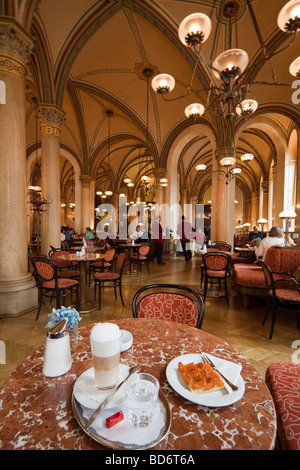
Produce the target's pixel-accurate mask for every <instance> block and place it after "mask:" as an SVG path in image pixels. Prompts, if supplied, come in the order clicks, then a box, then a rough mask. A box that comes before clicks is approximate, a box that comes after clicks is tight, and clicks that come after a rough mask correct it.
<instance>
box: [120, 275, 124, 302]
mask: <svg viewBox="0 0 300 470" xmlns="http://www.w3.org/2000/svg"><path fill="white" fill-rule="evenodd" d="M119 291H120V298H121V302H122V305H123V307H124V301H123V295H122V286H121V280H120V281H119Z"/></svg>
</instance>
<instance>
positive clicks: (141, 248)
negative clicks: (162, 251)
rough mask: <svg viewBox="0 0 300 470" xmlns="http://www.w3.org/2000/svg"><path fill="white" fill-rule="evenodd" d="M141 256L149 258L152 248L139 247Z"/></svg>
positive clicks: (146, 246)
mask: <svg viewBox="0 0 300 470" xmlns="http://www.w3.org/2000/svg"><path fill="white" fill-rule="evenodd" d="M138 251H139V255H140V256H147V255H148V253H149V251H150V246H148V245H142V246H140V247H139V250H138Z"/></svg>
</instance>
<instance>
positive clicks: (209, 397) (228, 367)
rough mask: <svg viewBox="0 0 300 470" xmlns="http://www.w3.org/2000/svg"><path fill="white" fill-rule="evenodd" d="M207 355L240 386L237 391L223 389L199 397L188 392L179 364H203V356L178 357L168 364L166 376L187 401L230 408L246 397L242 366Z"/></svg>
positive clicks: (188, 355)
mask: <svg viewBox="0 0 300 470" xmlns="http://www.w3.org/2000/svg"><path fill="white" fill-rule="evenodd" d="M205 354H206V353H205ZM206 355H207V356H209V357H210V358H211V359H212V361H213V362H214V364H215V365H216V366H217V367H218V369H219V370H220V371H221V372H222V373H224V375H225V376H226V377H228V379H229V380H231V381H232V382H233V383H235V385H237V386H238V390H237V391H232V392H231V393H228V392H227V390H225V389H223V390H220V391H216V392H210V393H209V392H208V393H202V394H199V395H197V394H195V393H192V392H190V391H189V390H188V388H187V386H186V385H185V383H184V381H183V379H182V377H181V375H180V373H179V372H178V363H179V362H182V364H189V363H190V362H194V364H197V363H199V362H203V361H202V359H201V354H185V355H184V356H179V357H176V358H175V359H173V360H172V361H171V362H170V363H169V364H168V366H167V370H166V375H167V380H168V382H169V384H170V385H171V387H172V388H173V389H174V390H175V392H177V393H178V394H179V395H181V396H182V397H183V398H186V399H187V400H189V401H191V402H193V403H197V404H198V405H204V406H211V407H216V406H218V407H219V406H228V405H232V404H233V403H235V402H236V401H238V400H240V398H241V397H242V396H243V395H244V392H245V383H244V380H243V378H242V377H241V375H240V371H241V366H240V365H238V364H234V363H232V362H229V361H225V360H223V359H220V358H217V357H214V356H211V355H210V354H206ZM225 371H226V372H225ZM226 373H227V375H226Z"/></svg>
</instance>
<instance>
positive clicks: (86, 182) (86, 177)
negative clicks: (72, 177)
mask: <svg viewBox="0 0 300 470" xmlns="http://www.w3.org/2000/svg"><path fill="white" fill-rule="evenodd" d="M79 179H80V181H81V184H82V186H85V187H90V184H91V182H92V181H93V178H92V177H91V176H90V175H81V176H80V177H79Z"/></svg>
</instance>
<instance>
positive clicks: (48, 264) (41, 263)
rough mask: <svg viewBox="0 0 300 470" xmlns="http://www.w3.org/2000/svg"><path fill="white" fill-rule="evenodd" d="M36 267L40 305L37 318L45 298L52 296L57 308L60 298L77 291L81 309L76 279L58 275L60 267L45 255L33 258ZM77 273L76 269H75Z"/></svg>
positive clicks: (77, 303)
mask: <svg viewBox="0 0 300 470" xmlns="http://www.w3.org/2000/svg"><path fill="white" fill-rule="evenodd" d="M31 262H32V264H33V267H34V276H35V278H36V280H37V282H38V284H39V288H40V289H39V290H40V295H39V307H38V311H37V315H36V320H37V319H38V317H39V314H40V311H41V308H42V305H43V298H44V296H45V297H50V298H51V301H52V299H53V298H55V299H56V308H57V309H59V308H60V299H61V298H64V297H66V296H67V295H71V294H72V293H73V292H76V308H77V310H78V309H79V282H78V281H76V280H75V279H69V278H64V277H58V268H57V266H55V265H54V264H53V263H52V261H50V260H49V259H47V258H43V257H40V258H39V257H35V258H32V259H31ZM74 273H75V271H74Z"/></svg>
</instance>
